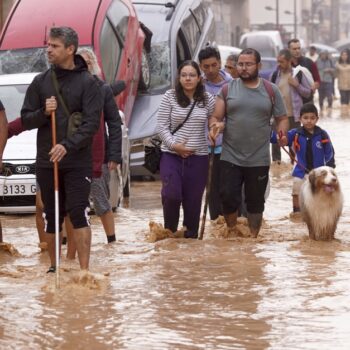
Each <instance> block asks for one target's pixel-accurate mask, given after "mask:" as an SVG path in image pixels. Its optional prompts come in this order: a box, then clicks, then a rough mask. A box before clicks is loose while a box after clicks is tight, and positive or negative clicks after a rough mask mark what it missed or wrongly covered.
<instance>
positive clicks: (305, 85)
mask: <svg viewBox="0 0 350 350" xmlns="http://www.w3.org/2000/svg"><path fill="white" fill-rule="evenodd" d="M298 74H301V79H300V83H299V79H298ZM298 74H297V76H296V77H295V78H292V77H290V78H291V79H293V82H292V83H290V84H291V85H292V86H294V88H295V89H296V91H297V92H298V94H299V95H300V96H302V97H305V98H307V97H309V96H310V95H311V93H312V88H311V85H310V83H309V82H308V80H307V79H306V77H305V75H304V74H303V72H302V71H300V72H299V73H298Z"/></svg>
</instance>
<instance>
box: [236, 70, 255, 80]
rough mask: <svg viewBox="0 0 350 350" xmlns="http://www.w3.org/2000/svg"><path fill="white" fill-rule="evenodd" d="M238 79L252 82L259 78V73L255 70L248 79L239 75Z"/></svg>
mask: <svg viewBox="0 0 350 350" xmlns="http://www.w3.org/2000/svg"><path fill="white" fill-rule="evenodd" d="M239 77H240V78H241V80H243V81H254V80H256V79H257V78H258V77H259V71H258V70H257V69H256V70H255V71H254V73H252V74H249V76H248V77H242V75H241V74H240V75H239Z"/></svg>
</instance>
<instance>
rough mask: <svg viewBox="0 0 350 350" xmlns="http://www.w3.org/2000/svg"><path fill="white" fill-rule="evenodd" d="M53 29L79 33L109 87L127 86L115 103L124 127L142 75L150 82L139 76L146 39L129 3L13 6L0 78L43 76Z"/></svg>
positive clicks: (103, 0) (69, 0)
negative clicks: (73, 30)
mask: <svg viewBox="0 0 350 350" xmlns="http://www.w3.org/2000/svg"><path fill="white" fill-rule="evenodd" d="M29 19H30V21H29ZM28 23H29V24H28ZM28 25H29V27H28ZM53 25H55V26H62V25H64V26H70V27H72V28H74V29H75V30H76V31H77V33H78V35H79V44H80V46H88V47H91V48H93V50H94V51H95V53H96V55H97V58H98V61H99V63H100V66H101V68H102V72H103V75H104V78H105V80H106V81H107V82H109V83H113V82H115V81H118V80H124V81H125V83H126V88H125V90H124V91H123V92H122V93H121V94H120V95H119V96H118V97H117V103H118V106H119V108H120V109H121V110H122V111H123V112H124V115H125V120H126V123H127V124H128V123H129V119H130V115H131V111H132V107H133V104H134V101H135V97H136V94H137V88H138V84H139V80H140V77H141V73H142V72H144V77H143V80H146V81H147V79H148V78H147V71H146V70H145V69H144V70H141V64H142V52H143V49H144V46H143V43H144V40H145V33H144V31H143V30H142V28H141V25H140V23H139V21H138V19H137V16H136V13H135V9H134V7H133V5H132V3H131V1H130V0H84V2H81V1H80V0H60V1H57V0H45V1H42V0H17V1H16V2H15V4H14V6H13V8H12V10H11V12H10V14H9V16H8V19H7V21H6V23H5V25H4V28H3V31H2V33H1V36H0V74H11V73H25V72H41V71H43V70H45V69H46V68H47V61H46V54H45V48H46V42H47V33H48V31H49V29H50V27H51V26H53Z"/></svg>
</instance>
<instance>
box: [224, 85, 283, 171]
mask: <svg viewBox="0 0 350 350" xmlns="http://www.w3.org/2000/svg"><path fill="white" fill-rule="evenodd" d="M271 85H272V87H273V90H274V93H275V104H274V106H273V108H272V104H271V99H270V96H269V94H268V92H267V91H266V88H265V86H264V83H263V81H262V80H261V79H260V83H259V85H258V87H257V88H247V87H245V86H244V84H243V83H242V81H241V79H234V80H232V81H231V82H230V83H229V85H228V92H227V99H226V105H227V119H226V127H225V130H224V135H223V144H222V154H221V159H222V160H225V161H227V162H230V163H233V164H235V165H238V166H243V167H255V166H268V165H269V164H270V147H269V146H270V136H271V126H270V119H271V111H272V115H273V116H274V117H275V118H278V117H282V116H285V115H286V108H285V106H284V102H283V99H282V96H281V93H280V91H279V89H278V88H277V86H276V85H274V84H272V83H271ZM219 96H220V97H221V98H223V93H222V91H221V93H220V94H219Z"/></svg>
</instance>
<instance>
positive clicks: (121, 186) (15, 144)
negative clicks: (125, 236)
mask: <svg viewBox="0 0 350 350" xmlns="http://www.w3.org/2000/svg"><path fill="white" fill-rule="evenodd" d="M37 74H38V73H20V74H5V75H0V99H1V102H2V103H3V105H4V107H5V112H6V116H7V119H8V121H9V122H11V121H13V120H15V119H16V118H18V117H19V116H20V111H21V108H22V105H23V100H24V97H25V93H26V91H27V88H28V86H29V84H30V83H31V82H32V80H33V79H34V77H35V76H36V75H37ZM121 116H122V119H124V115H123V113H121ZM123 121H124V120H123ZM36 133H37V130H36V129H34V130H30V131H25V132H22V133H21V134H19V135H18V136H14V137H12V138H11V139H9V140H8V141H7V144H6V147H5V151H4V154H3V171H2V173H1V174H0V213H32V212H35V195H36V178H35V158H36ZM122 135H123V139H122V159H123V165H122V168H121V171H118V172H113V173H112V174H111V175H112V176H111V182H110V192H111V198H110V202H111V205H112V207H113V208H116V207H118V205H119V203H120V201H121V198H122V196H123V195H124V196H129V186H130V172H129V159H130V156H129V155H130V144H129V138H128V134H127V128H126V126H124V125H123V127H122Z"/></svg>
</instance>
